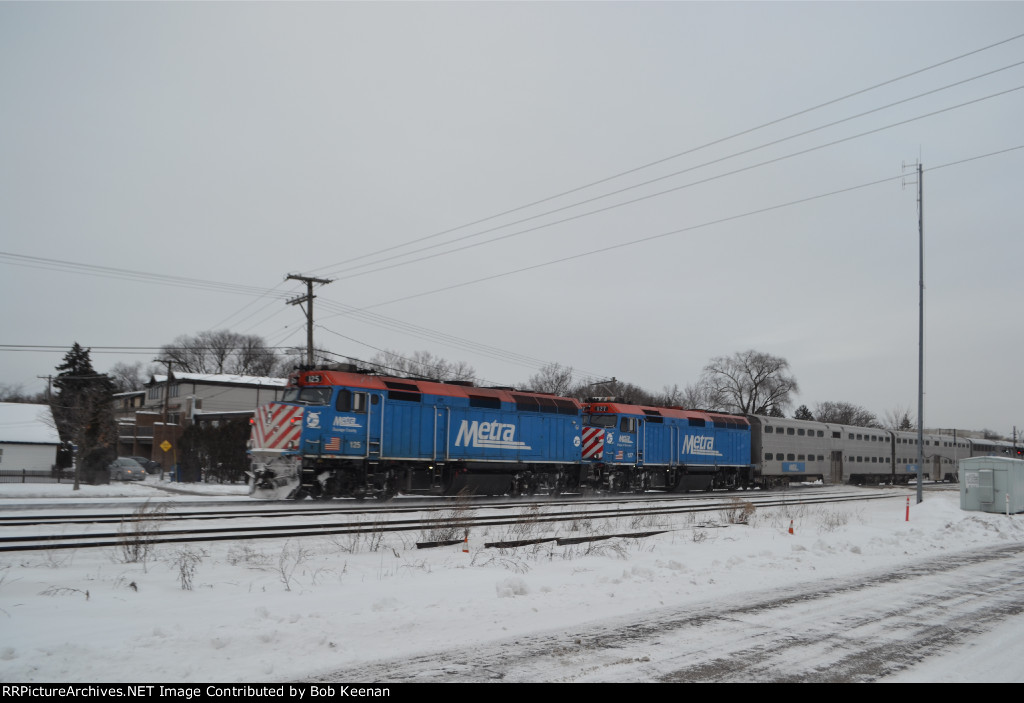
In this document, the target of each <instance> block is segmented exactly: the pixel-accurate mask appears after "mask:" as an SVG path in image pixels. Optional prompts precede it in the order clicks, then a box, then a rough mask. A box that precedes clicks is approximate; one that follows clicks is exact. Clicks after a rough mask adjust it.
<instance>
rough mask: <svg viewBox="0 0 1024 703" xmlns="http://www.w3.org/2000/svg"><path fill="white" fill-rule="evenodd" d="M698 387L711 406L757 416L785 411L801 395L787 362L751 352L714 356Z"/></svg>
mask: <svg viewBox="0 0 1024 703" xmlns="http://www.w3.org/2000/svg"><path fill="white" fill-rule="evenodd" d="M700 385H701V386H703V389H702V393H704V394H705V397H706V398H707V399H708V400H709V401H713V405H716V406H718V407H722V408H724V409H726V410H730V411H732V412H738V413H743V414H757V415H764V414H768V413H770V412H772V411H773V410H775V411H778V412H781V411H783V410H785V409H787V408H788V407H789V406H790V405H792V402H793V401H792V396H793V394H794V393H799V392H800V387H799V386H798V384H797V381H796V378H795V377H794V376H791V375H790V374H789V362H788V361H786V360H785V359H783V358H782V357H779V356H772V355H771V354H765V353H764V352H759V351H756V350H754V349H748V350H747V351H744V352H737V353H736V354H733V355H732V356H719V357H715V358H714V359H712V360H711V361H710V362H708V365H707V366H705V367H704V373H703V375H702V376H701V380H700Z"/></svg>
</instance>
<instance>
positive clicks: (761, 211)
mask: <svg viewBox="0 0 1024 703" xmlns="http://www.w3.org/2000/svg"><path fill="white" fill-rule="evenodd" d="M1022 87H1024V86H1022ZM1015 90H1018V89H1015ZM1017 149H1024V145H1020V146H1013V147H1008V148H1006V149H1000V150H999V151H994V152H991V153H989V154H982V155H979V156H974V157H970V158H967V159H962V160H960V161H955V162H951V163H947V164H943V165H941V166H936V167H933V168H930V169H928V170H929V171H935V170H938V169H941V168H948V167H950V166H954V165H957V164H962V163H967V162H969V161H977V160H978V159H983V158H986V157H989V156H997V155H999V154H1005V153H1008V152H1011V151H1014V150H1017ZM902 178H903V175H902V174H900V175H898V176H891V177H888V178H881V179H878V180H875V181H869V182H867V183H861V184H859V185H855V186H849V187H847V188H841V189H839V190H833V191H829V192H827V193H819V194H818V195H812V196H809V197H806V198H800V199H798V200H791V201H789V202H785V203H779V204H777V205H771V206H768V207H764V208H759V209H757V210H750V211H748V212H744V213H740V214H738V215H730V216H728V217H722V218H719V219H716V220H710V221H708V222H703V223H701V224H697V225H690V226H688V227H681V228H679V229H674V230H671V231H668V232H662V233H660V234H653V235H650V236H648V237H642V238H640V239H633V240H631V241H628V242H620V243H618V244H612V245H609V246H606V247H601V248H599V249H591V250H590V251H585V252H580V253H577V254H572V255H570V256H564V257H561V258H558V259H552V260H549V261H545V262H543V263H539V264H533V265H531V266H524V267H522V268H518V269H514V270H511V271H505V272H503V273H496V274H493V275H490V276H484V277H481V278H476V279H473V280H470V281H463V282H462V283H455V284H452V285H450V286H443V287H441V288H435V289H433V290H429V291H424V292H422V293H414V294H412V295H406V296H403V297H400V298H393V299H391V300H387V301H384V302H382V303H376V304H374V305H367V306H365V307H364V308H362V309H363V310H369V309H372V308H377V307H382V306H384V305H391V304H393V303H398V302H401V301H404V300H412V299H414V298H421V297H424V296H427V295H433V294H435V293H441V292H444V291H448V290H453V289H455V288H464V287H466V286H470V285H474V284H477V283H483V282H485V281H492V280H494V279H497V278H504V277H506V276H513V275H515V274H518V273H525V272H527V271H535V270H537V269H540V268H545V267H547V266H553V265H554V264H560V263H564V262H566V261H573V260H575V259H582V258H584V257H587V256H593V255H594V254H602V253H605V252H609V251H615V250H616V249H624V248H626V247H630V246H634V245H636V244H643V243H646V242H651V241H654V240H656V239H662V238H664V237H670V236H672V235H676V234H682V233H684V232H692V231H694V230H697V229H702V228H704V227H710V226H712V225H718V224H723V223H725V222H731V221H734V220H739V219H743V218H746V217H752V216H753V215H761V214H764V213H766V212H771V211H773V210H781V209H783V208H787V207H792V206H794V205H801V204H803V203H808V202H812V201H814V200H821V199H822V198H828V197H831V196H834V195H841V194H843V193H849V192H851V191H855V190H861V189H863V188H869V187H871V186H875V185H879V184H880V183H886V182H889V181H894V180H901V179H902Z"/></svg>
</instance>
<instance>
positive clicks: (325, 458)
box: [249, 370, 585, 498]
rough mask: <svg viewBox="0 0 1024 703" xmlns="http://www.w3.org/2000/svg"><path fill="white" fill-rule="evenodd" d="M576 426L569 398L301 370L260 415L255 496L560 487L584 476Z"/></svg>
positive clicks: (253, 452)
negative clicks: (281, 394)
mask: <svg viewBox="0 0 1024 703" xmlns="http://www.w3.org/2000/svg"><path fill="white" fill-rule="evenodd" d="M581 429H582V424H581V405H580V403H579V402H578V401H576V400H574V399H572V398H559V397H554V396H551V395H545V394H540V393H520V392H516V391H512V390H511V389H498V388H476V387H473V386H470V385H461V384H456V383H439V382H436V381H429V380H421V379H408V378H392V377H387V376H376V375H368V374H364V373H355V372H351V371H330V370H316V371H301V372H299V373H297V374H294V375H293V377H292V378H291V379H290V383H289V387H288V388H287V389H286V391H285V393H284V395H283V396H282V399H281V400H280V401H276V402H272V403H269V404H267V405H265V406H263V407H261V408H260V409H259V410H258V411H257V413H256V416H255V417H254V418H253V432H252V438H251V440H250V447H249V454H250V456H251V459H252V477H253V481H252V487H253V490H252V494H253V495H255V496H257V497H264V498H289V497H290V498H302V497H311V498H333V497H343V496H344V497H355V498H364V497H367V496H375V497H379V498H387V497H390V496H392V495H394V494H396V493H398V492H402V493H436V494H456V493H458V492H459V491H461V490H462V489H463V488H469V489H471V490H472V491H473V492H475V493H477V494H491V493H493V494H504V493H513V494H515V493H520V492H522V493H530V492H534V491H538V490H544V491H546V492H551V493H557V492H559V491H562V490H571V489H574V488H576V487H577V486H579V485H580V483H581V481H582V480H583V478H584V476H582V475H581V472H583V471H585V467H584V465H583V464H582V462H581V461H580V430H581Z"/></svg>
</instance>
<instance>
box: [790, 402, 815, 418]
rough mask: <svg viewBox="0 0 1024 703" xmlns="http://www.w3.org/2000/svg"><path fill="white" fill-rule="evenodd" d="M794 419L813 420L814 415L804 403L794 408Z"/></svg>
mask: <svg viewBox="0 0 1024 703" xmlns="http://www.w3.org/2000/svg"><path fill="white" fill-rule="evenodd" d="M793 419H794V420H813V419H814V415H813V414H812V413H811V410H810V408H808V407H807V406H806V405H801V406H800V407H799V408H797V409H796V413H794V414H793Z"/></svg>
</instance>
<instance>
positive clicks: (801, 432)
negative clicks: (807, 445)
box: [796, 427, 804, 437]
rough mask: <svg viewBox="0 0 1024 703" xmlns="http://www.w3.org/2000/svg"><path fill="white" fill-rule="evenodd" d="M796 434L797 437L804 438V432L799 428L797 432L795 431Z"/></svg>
mask: <svg viewBox="0 0 1024 703" xmlns="http://www.w3.org/2000/svg"><path fill="white" fill-rule="evenodd" d="M796 433H797V434H798V435H800V436H801V437H803V436H804V430H803V428H802V427H801V428H800V429H799V430H797V431H796Z"/></svg>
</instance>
